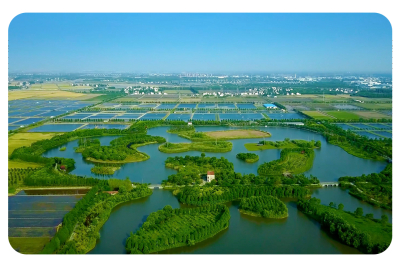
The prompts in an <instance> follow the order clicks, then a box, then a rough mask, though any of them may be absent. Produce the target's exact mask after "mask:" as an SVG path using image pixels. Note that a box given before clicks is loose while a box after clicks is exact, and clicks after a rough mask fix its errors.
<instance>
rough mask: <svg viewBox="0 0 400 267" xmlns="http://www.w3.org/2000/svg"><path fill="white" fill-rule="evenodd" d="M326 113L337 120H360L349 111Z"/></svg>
mask: <svg viewBox="0 0 400 267" xmlns="http://www.w3.org/2000/svg"><path fill="white" fill-rule="evenodd" d="M325 113H326V114H328V115H331V116H333V117H335V118H336V119H344V120H358V119H359V118H360V117H359V116H358V115H357V114H355V113H352V112H347V111H325Z"/></svg>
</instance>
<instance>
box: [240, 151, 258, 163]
mask: <svg viewBox="0 0 400 267" xmlns="http://www.w3.org/2000/svg"><path fill="white" fill-rule="evenodd" d="M236 158H238V159H240V160H244V161H245V162H247V163H254V162H257V161H258V159H259V157H258V155H257V154H254V153H238V154H237V155H236Z"/></svg>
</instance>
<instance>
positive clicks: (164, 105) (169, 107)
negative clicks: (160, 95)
mask: <svg viewBox="0 0 400 267" xmlns="http://www.w3.org/2000/svg"><path fill="white" fill-rule="evenodd" d="M175 106H176V104H160V105H159V106H157V107H156V109H173V108H175Z"/></svg>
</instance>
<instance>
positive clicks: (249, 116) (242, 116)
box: [219, 113, 264, 121]
mask: <svg viewBox="0 0 400 267" xmlns="http://www.w3.org/2000/svg"><path fill="white" fill-rule="evenodd" d="M263 118H264V116H263V115H262V114H260V113H235V114H229V113H222V114H219V119H220V120H221V121H222V120H243V121H251V120H261V119H263Z"/></svg>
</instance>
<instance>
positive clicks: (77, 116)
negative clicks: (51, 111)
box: [63, 113, 96, 120]
mask: <svg viewBox="0 0 400 267" xmlns="http://www.w3.org/2000/svg"><path fill="white" fill-rule="evenodd" d="M94 114H96V113H76V114H71V115H68V116H65V117H63V118H64V119H73V120H78V119H80V120H83V119H86V118H87V117H89V116H93V115H94Z"/></svg>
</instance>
